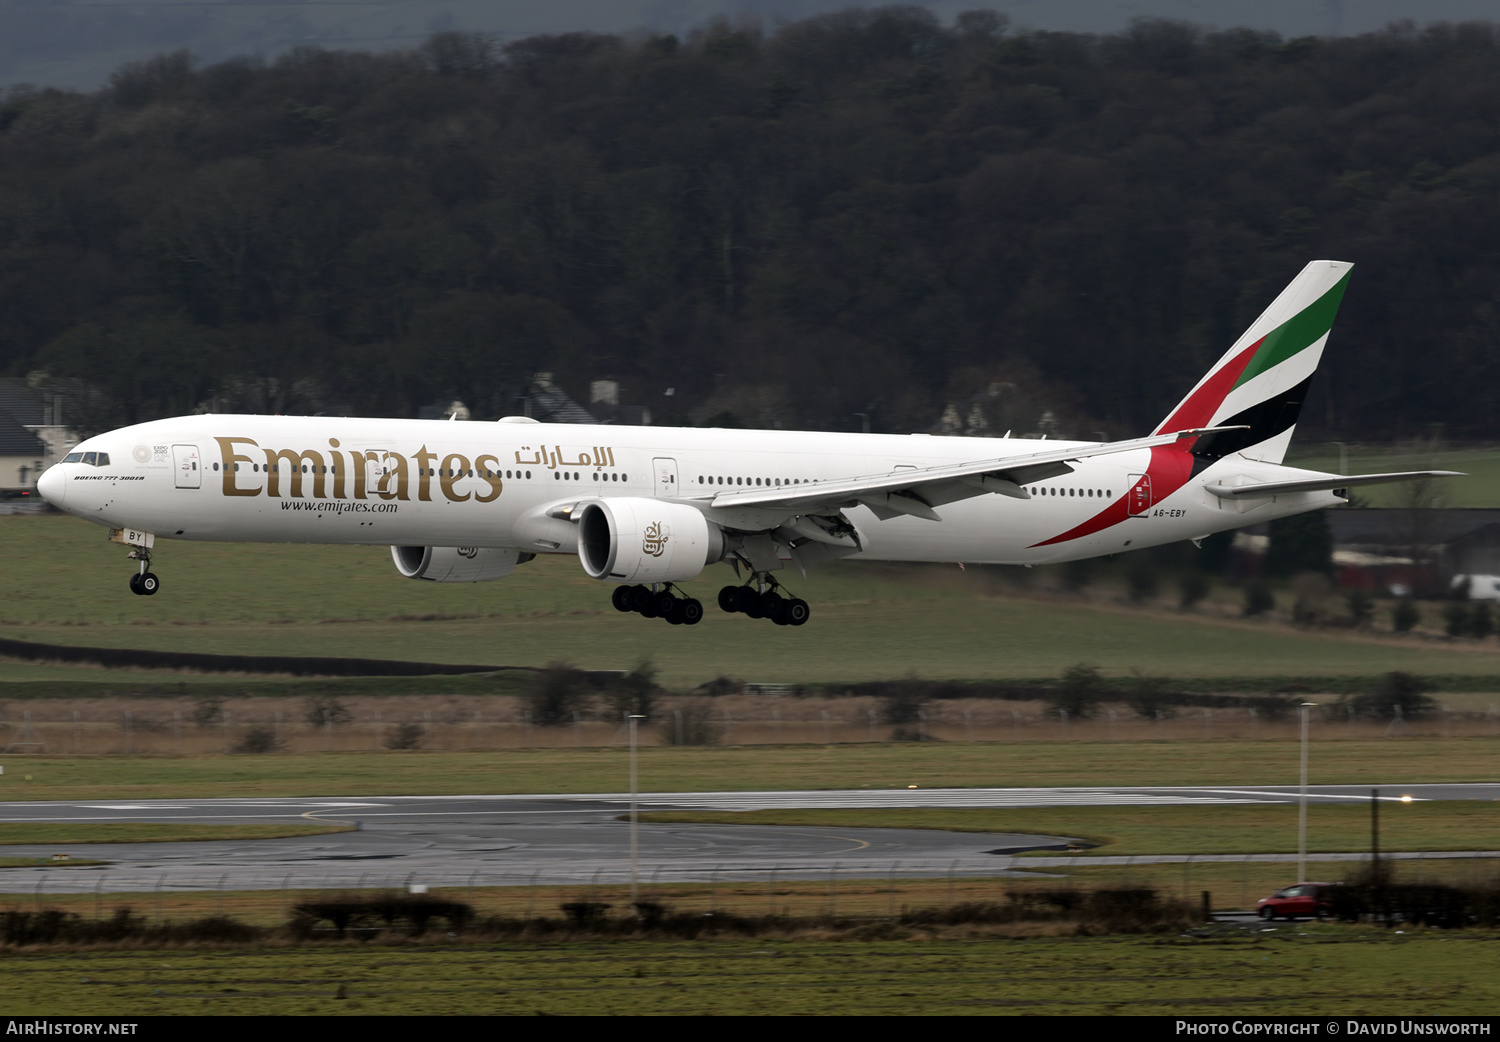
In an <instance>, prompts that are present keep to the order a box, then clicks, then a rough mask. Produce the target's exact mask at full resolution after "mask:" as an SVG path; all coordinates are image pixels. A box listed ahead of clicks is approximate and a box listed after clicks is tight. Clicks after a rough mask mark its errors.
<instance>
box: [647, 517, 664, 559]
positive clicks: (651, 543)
mask: <svg viewBox="0 0 1500 1042" xmlns="http://www.w3.org/2000/svg"><path fill="white" fill-rule="evenodd" d="M666 548H667V530H666V528H665V527H664V526H663V525H662V523H661V522H660V521H653V522H651V523H650V524H649V525H647V526H646V534H645V538H643V539H642V540H641V550H643V551H644V552H645V553H647V554H649V555H651V556H652V557H660V556H661V554H662V551H663V550H665V549H666Z"/></svg>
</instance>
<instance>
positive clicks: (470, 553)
mask: <svg viewBox="0 0 1500 1042" xmlns="http://www.w3.org/2000/svg"><path fill="white" fill-rule="evenodd" d="M457 549H458V556H460V557H462V558H465V559H466V560H470V561H472V560H474V558H476V557H478V556H479V547H477V546H460V547H458V548H457Z"/></svg>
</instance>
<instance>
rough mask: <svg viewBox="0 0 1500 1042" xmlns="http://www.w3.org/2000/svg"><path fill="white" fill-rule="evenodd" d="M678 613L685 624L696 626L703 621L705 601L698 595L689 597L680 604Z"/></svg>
mask: <svg viewBox="0 0 1500 1042" xmlns="http://www.w3.org/2000/svg"><path fill="white" fill-rule="evenodd" d="M678 614H679V615H680V616H681V617H682V624H683V625H684V626H696V625H698V623H700V622H702V621H703V602H702V601H700V600H698V599H697V598H696V597H689V598H688V599H687V600H685V601H683V602H682V603H681V605H680V606H679V608H678Z"/></svg>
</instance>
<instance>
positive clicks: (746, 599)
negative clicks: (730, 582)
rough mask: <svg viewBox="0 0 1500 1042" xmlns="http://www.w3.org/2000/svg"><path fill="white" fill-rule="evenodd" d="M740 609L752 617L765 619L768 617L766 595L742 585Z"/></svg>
mask: <svg viewBox="0 0 1500 1042" xmlns="http://www.w3.org/2000/svg"><path fill="white" fill-rule="evenodd" d="M740 611H742V612H744V613H745V614H746V615H748V616H750V617H751V618H752V619H764V618H765V617H766V609H765V595H764V594H759V593H756V592H755V591H754V590H752V589H750V588H749V587H748V586H741V587H740Z"/></svg>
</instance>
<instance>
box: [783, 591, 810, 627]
mask: <svg viewBox="0 0 1500 1042" xmlns="http://www.w3.org/2000/svg"><path fill="white" fill-rule="evenodd" d="M810 615H812V609H811V608H810V607H808V604H807V602H806V601H804V600H803V599H802V598H801V597H794V598H792V599H791V600H789V601H787V603H786V621H787V624H788V625H791V626H801V625H802V624H803V623H805V622H807V620H808V617H809V616H810Z"/></svg>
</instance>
